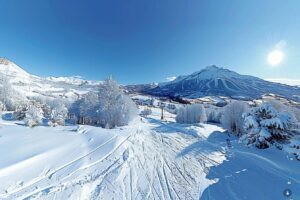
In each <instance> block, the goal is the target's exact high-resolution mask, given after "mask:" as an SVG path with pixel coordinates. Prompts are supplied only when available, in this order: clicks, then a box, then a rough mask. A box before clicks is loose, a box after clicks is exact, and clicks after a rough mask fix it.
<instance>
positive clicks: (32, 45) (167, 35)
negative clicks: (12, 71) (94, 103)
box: [0, 0, 300, 84]
mask: <svg viewBox="0 0 300 200" xmlns="http://www.w3.org/2000/svg"><path fill="white" fill-rule="evenodd" d="M0 7H1V12H0V57H6V58H9V59H11V60H12V61H15V62H16V63H17V64H18V65H20V66H21V67H23V68H24V69H25V70H27V71H28V72H30V73H33V74H36V75H40V76H71V75H81V76H83V77H85V78H86V79H94V80H100V79H103V78H105V77H107V76H108V75H110V74H112V75H113V76H114V77H115V78H116V79H117V80H118V81H119V82H120V83H123V84H127V83H147V82H161V81H164V80H165V78H166V77H171V76H177V75H181V74H189V73H192V72H194V71H198V70H200V69H202V68H203V67H205V66H207V65H211V64H216V65H218V66H221V67H225V68H228V69H231V70H235V71H237V72H239V73H242V74H249V75H255V76H259V77H262V78H285V79H300V37H299V36H300V12H299V10H300V1H299V0H286V1H283V0H243V1H241V0H209V1H208V0H207V1H204V0H188V1H185V0H151V1H149V0H107V1H100V0H97V1H96V0H95V1H89V0H82V1H78V0H72V1H71V0H64V1H60V0H49V1H47V0H43V1H40V0H26V1H22V0H9V1H6V0H0ZM278 46H280V48H281V50H282V52H283V53H284V55H285V58H284V60H283V62H282V63H280V64H279V65H278V66H275V67H272V66H270V65H269V64H268V62H267V55H268V53H269V52H270V51H272V50H273V49H274V48H277V47H278Z"/></svg>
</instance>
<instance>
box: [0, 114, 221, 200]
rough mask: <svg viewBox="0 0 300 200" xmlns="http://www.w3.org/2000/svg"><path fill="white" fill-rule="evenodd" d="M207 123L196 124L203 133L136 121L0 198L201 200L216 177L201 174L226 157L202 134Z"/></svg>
mask: <svg viewBox="0 0 300 200" xmlns="http://www.w3.org/2000/svg"><path fill="white" fill-rule="evenodd" d="M205 126H206V127H195V129H199V130H203V135H202V134H201V131H199V132H197V130H195V129H190V128H188V126H186V127H184V126H179V125H178V124H176V123H170V122H169V123H168V122H165V123H162V122H160V121H158V120H155V119H143V121H139V120H137V121H136V122H135V125H132V126H128V127H127V128H124V130H122V129H120V130H119V131H120V132H119V133H115V134H111V137H107V139H106V140H105V141H102V142H101V143H100V144H99V145H94V147H93V148H90V149H89V150H87V151H86V152H84V153H83V154H81V155H80V156H79V157H76V158H75V159H73V160H71V161H69V162H66V163H64V164H63V165H61V166H58V167H56V168H54V169H49V170H47V171H46V172H45V173H44V174H43V175H41V176H38V177H32V179H31V180H28V181H26V182H22V180H20V181H21V182H22V183H21V184H17V186H15V187H13V188H12V189H10V190H7V191H6V192H4V193H1V194H0V195H1V196H0V199H166V200H167V199H199V197H200V196H201V194H202V193H203V191H204V190H205V189H206V188H207V187H208V186H209V185H211V184H212V183H214V182H215V181H213V180H208V179H207V178H205V177H206V175H207V173H208V171H209V168H210V167H211V166H215V165H218V164H220V163H221V162H222V161H223V160H224V159H225V153H224V151H223V150H222V149H220V148H218V147H216V146H214V145H212V144H210V143H209V142H207V141H206V137H205V136H206V135H209V134H210V133H209V132H213V131H218V130H220V128H218V127H216V126H213V125H205ZM96 130H97V128H90V127H88V128H86V129H85V128H84V126H83V127H81V128H79V129H78V130H77V132H78V134H82V135H83V136H84V137H85V136H89V134H91V133H90V132H92V133H93V132H96ZM94 134H95V133H94ZM99 134H102V133H99ZM89 137H90V136H89ZM91 140H92V139H89V140H83V141H85V142H87V143H88V142H90V141H91ZM193 143H203V145H205V146H206V147H205V148H206V151H203V152H202V153H201V152H200V153H199V152H197V153H193V151H192V149H190V148H192V146H191V144H193ZM207 147H209V148H207ZM32 168H34V165H33V166H32ZM0 172H1V170H0ZM28 173H30V171H28Z"/></svg>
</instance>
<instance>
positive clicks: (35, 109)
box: [25, 103, 43, 127]
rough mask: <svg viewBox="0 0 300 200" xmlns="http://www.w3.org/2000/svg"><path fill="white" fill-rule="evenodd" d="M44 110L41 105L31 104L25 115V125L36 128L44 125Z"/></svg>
mask: <svg viewBox="0 0 300 200" xmlns="http://www.w3.org/2000/svg"><path fill="white" fill-rule="evenodd" d="M42 119H43V110H42V108H41V106H40V104H34V103H31V104H30V105H29V106H28V108H27V111H26V113H25V124H26V125H27V126H29V127H34V126H37V125H39V124H41V123H42Z"/></svg>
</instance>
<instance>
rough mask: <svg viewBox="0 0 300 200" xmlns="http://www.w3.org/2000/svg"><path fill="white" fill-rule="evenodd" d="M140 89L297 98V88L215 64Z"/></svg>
mask: <svg viewBox="0 0 300 200" xmlns="http://www.w3.org/2000/svg"><path fill="white" fill-rule="evenodd" d="M143 92H145V93H148V94H152V95H157V96H179V97H188V98H199V97H204V96H226V97H231V98H235V99H255V98H260V97H261V96H262V95H264V94H277V95H281V96H283V97H286V98H288V99H293V100H296V101H300V96H299V94H300V88H299V87H295V86H289V85H284V84H280V83H274V82H269V81H265V80H263V79H260V78H257V77H253V76H247V75H241V74H238V73H236V72H234V71H230V70H228V69H224V68H220V67H217V66H214V65H213V66H208V67H206V68H204V69H202V70H201V71H198V72H195V73H192V74H190V75H185V76H179V77H177V78H176V79H175V80H173V81H170V82H166V83H162V84H159V85H158V86H157V87H155V88H152V89H145V90H144V91H143Z"/></svg>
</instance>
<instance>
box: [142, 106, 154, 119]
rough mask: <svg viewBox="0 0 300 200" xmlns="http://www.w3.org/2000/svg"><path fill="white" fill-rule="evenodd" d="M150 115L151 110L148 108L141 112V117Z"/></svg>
mask: <svg viewBox="0 0 300 200" xmlns="http://www.w3.org/2000/svg"><path fill="white" fill-rule="evenodd" d="M151 114H152V110H151V109H150V108H145V109H144V110H142V111H141V116H145V117H147V116H148V115H151Z"/></svg>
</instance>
